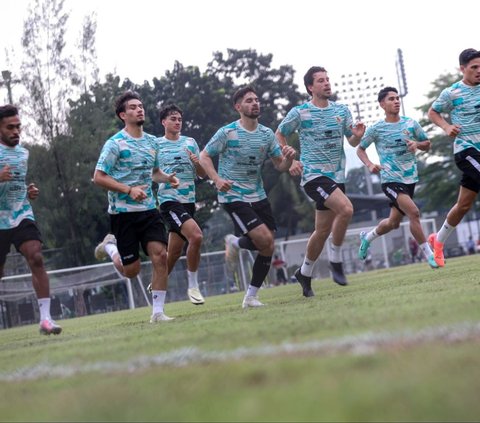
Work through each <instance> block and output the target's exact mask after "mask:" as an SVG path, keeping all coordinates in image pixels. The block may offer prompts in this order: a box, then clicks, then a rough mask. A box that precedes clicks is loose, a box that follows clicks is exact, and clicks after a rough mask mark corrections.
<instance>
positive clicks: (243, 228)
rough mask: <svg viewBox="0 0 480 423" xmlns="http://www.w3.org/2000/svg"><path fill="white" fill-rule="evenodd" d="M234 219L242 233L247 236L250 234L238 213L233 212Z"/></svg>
mask: <svg viewBox="0 0 480 423" xmlns="http://www.w3.org/2000/svg"><path fill="white" fill-rule="evenodd" d="M232 217H233V218H234V219H235V222H237V225H238V227H239V228H240V230H241V231H242V233H243V234H246V233H247V232H248V229H247V227H246V226H245V225H244V224H243V222H242V220H241V219H240V217H239V216H238V214H237V213H235V212H233V213H232Z"/></svg>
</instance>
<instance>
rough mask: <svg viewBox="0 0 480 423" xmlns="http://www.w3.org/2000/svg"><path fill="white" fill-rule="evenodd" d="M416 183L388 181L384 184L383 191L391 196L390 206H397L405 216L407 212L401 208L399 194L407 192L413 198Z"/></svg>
mask: <svg viewBox="0 0 480 423" xmlns="http://www.w3.org/2000/svg"><path fill="white" fill-rule="evenodd" d="M415 185H416V184H402V183H400V182H387V183H386V184H382V191H383V192H384V193H385V195H386V196H387V197H388V198H389V200H390V201H391V202H390V207H395V208H396V209H397V210H398V211H399V212H400V213H402V214H403V215H404V216H405V213H404V212H403V211H402V210H401V209H400V206H399V205H398V202H397V199H398V194H406V195H408V196H409V197H410V198H411V199H412V200H413V194H414V192H415Z"/></svg>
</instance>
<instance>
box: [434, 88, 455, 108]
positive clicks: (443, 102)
mask: <svg viewBox="0 0 480 423" xmlns="http://www.w3.org/2000/svg"><path fill="white" fill-rule="evenodd" d="M432 109H433V110H435V111H436V112H437V113H448V112H450V111H451V110H452V109H453V102H452V99H451V96H450V88H446V89H444V90H443V91H442V92H441V93H440V95H439V96H438V98H437V99H436V100H435V101H434V102H433V104H432Z"/></svg>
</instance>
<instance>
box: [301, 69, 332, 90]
mask: <svg viewBox="0 0 480 423" xmlns="http://www.w3.org/2000/svg"><path fill="white" fill-rule="evenodd" d="M317 72H327V70H326V69H325V68H324V67H322V66H312V67H311V68H310V69H309V70H308V71H307V73H306V74H305V75H304V76H303V83H304V84H305V88H306V90H307V93H308V94H310V95H312V92H311V91H310V88H308V86H309V85H313V75H314V74H316V73H317Z"/></svg>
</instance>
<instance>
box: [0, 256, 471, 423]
mask: <svg viewBox="0 0 480 423" xmlns="http://www.w3.org/2000/svg"><path fill="white" fill-rule="evenodd" d="M479 267H480V255H478V256H476V255H475V256H469V257H461V258H456V259H451V260H448V262H447V265H446V267H445V268H443V269H439V270H435V271H434V270H431V269H430V268H429V267H428V266H427V265H426V264H425V263H420V264H414V265H408V266H403V267H397V268H392V269H387V270H379V271H373V272H368V273H361V274H356V275H349V281H350V285H349V286H347V287H340V286H337V285H336V284H334V283H333V282H332V281H331V280H330V279H324V280H320V281H315V282H314V284H313V285H314V290H315V293H316V296H315V297H313V298H303V297H302V296H301V290H300V286H299V285H298V284H289V285H287V286H281V287H274V288H268V289H262V290H261V291H260V299H261V300H262V301H263V302H265V304H266V306H265V307H262V308H258V309H249V310H242V309H241V301H242V294H241V293H237V294H229V295H223V296H217V297H209V298H207V301H206V303H205V305H203V306H193V305H192V304H190V303H187V302H178V303H171V304H167V306H166V312H167V314H168V315H170V316H172V317H175V318H176V319H175V320H174V321H172V322H167V323H160V324H156V325H151V324H150V323H149V322H148V320H149V316H150V312H151V310H150V308H139V309H135V310H128V311H122V312H115V313H108V314H101V315H95V316H88V317H83V318H77V319H70V320H64V321H61V324H62V326H63V328H64V332H63V333H62V334H61V335H60V336H50V337H45V336H40V335H39V334H38V328H37V325H31V326H24V327H20V328H15V329H9V330H2V331H0V420H1V421H479V420H480V295H479V293H480V272H479Z"/></svg>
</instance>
